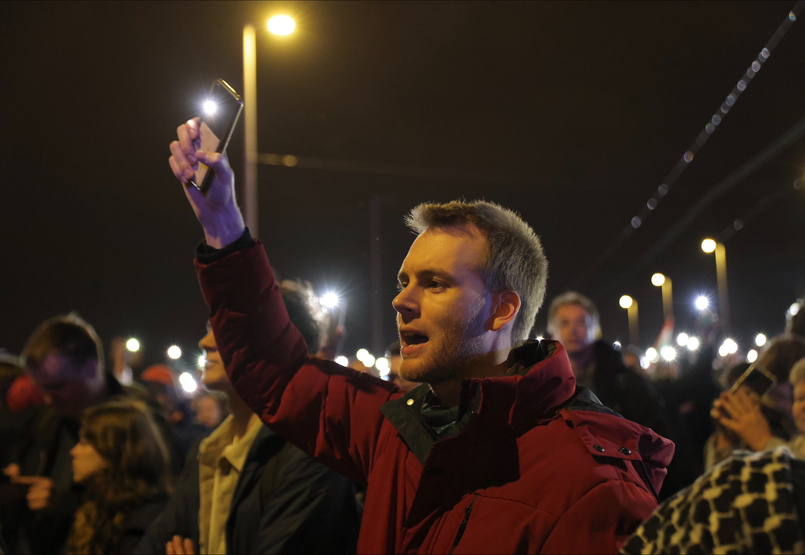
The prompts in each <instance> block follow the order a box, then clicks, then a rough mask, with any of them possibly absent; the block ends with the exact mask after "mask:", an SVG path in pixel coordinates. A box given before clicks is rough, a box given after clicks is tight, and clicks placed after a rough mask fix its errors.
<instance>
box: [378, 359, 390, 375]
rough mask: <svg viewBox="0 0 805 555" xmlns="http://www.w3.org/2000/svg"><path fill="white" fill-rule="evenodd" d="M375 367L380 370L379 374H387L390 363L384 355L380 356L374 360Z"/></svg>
mask: <svg viewBox="0 0 805 555" xmlns="http://www.w3.org/2000/svg"><path fill="white" fill-rule="evenodd" d="M375 368H377V371H378V372H380V376H381V377H382V376H388V375H389V372H391V364H390V363H389V359H387V358H385V357H380V358H379V359H377V360H376V361H375Z"/></svg>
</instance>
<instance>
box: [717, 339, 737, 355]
mask: <svg viewBox="0 0 805 555" xmlns="http://www.w3.org/2000/svg"><path fill="white" fill-rule="evenodd" d="M737 352H738V344H737V343H736V342H735V341H733V340H732V339H730V338H729V337H728V338H727V339H725V340H724V343H723V344H722V345H721V347H719V348H718V354H719V355H720V356H722V357H725V356H727V355H734V354H735V353H737Z"/></svg>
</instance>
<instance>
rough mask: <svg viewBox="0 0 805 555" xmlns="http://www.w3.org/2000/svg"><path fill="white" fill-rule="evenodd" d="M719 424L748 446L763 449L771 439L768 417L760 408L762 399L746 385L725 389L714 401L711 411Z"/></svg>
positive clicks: (753, 448)
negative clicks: (730, 389)
mask: <svg viewBox="0 0 805 555" xmlns="http://www.w3.org/2000/svg"><path fill="white" fill-rule="evenodd" d="M710 416H712V417H713V419H715V420H716V421H717V422H718V423H719V424H721V425H722V426H723V427H724V428H726V429H727V430H729V431H731V432H734V433H735V434H736V435H737V436H738V437H740V438H741V440H742V441H743V442H744V443H745V444H746V446H747V447H749V448H750V449H752V450H753V451H762V450H763V449H765V447H766V444H767V443H768V442H769V440H771V438H772V433H771V429H770V427H769V423H768V421H767V420H766V417H765V416H763V412H762V411H761V410H760V400H759V398H758V396H757V394H755V393H754V392H752V391H747V388H746V387H739V388H737V389H736V390H735V391H725V392H723V393H722V394H721V396H720V397H719V398H718V399H716V400H715V401H714V402H713V408H712V410H711V411H710Z"/></svg>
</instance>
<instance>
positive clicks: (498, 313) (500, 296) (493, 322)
mask: <svg viewBox="0 0 805 555" xmlns="http://www.w3.org/2000/svg"><path fill="white" fill-rule="evenodd" d="M519 312H520V295H518V294H517V293H516V292H515V291H511V290H509V291H499V292H497V293H494V294H493V295H492V314H490V317H489V320H488V324H487V325H488V326H489V328H488V329H489V330H490V331H500V330H501V329H503V328H504V327H506V325H508V324H509V323H511V322H514V319H515V318H517V314H518V313H519Z"/></svg>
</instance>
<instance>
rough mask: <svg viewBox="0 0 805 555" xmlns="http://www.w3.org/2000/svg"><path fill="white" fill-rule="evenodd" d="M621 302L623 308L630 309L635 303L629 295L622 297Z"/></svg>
mask: <svg viewBox="0 0 805 555" xmlns="http://www.w3.org/2000/svg"><path fill="white" fill-rule="evenodd" d="M619 302H620V305H621V308H629V307H630V306H632V303H633V302H634V301H632V297H630V296H629V295H624V296H623V297H621V300H620V301H619Z"/></svg>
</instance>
